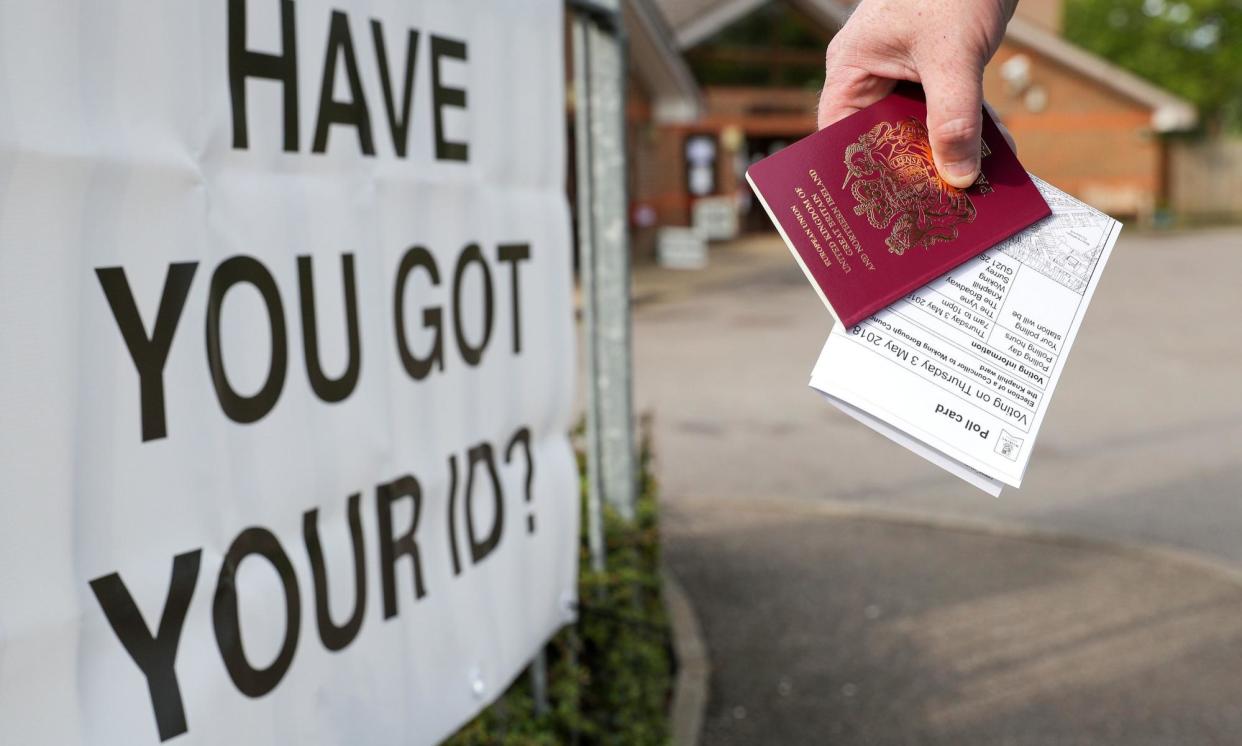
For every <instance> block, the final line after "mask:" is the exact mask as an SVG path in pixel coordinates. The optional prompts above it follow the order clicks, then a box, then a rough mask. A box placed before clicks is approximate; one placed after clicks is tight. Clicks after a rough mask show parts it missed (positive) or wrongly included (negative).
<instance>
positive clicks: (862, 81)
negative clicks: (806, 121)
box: [819, 0, 1018, 189]
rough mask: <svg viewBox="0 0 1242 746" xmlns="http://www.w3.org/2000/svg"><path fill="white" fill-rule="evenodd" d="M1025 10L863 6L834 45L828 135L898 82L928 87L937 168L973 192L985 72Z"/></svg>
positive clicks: (826, 104)
mask: <svg viewBox="0 0 1242 746" xmlns="http://www.w3.org/2000/svg"><path fill="white" fill-rule="evenodd" d="M1017 4H1018V0H862V2H860V3H859V4H858V7H857V8H856V9H855V10H854V13H853V15H851V16H850V19H849V21H848V22H846V24H845V26H844V27H843V28H842V29H841V31H840V32H838V33H837V35H836V36H835V37H834V38H833V40H832V42H831V43H830V44H829V45H828V52H827V54H826V56H825V67H826V76H825V83H824V90H823V92H822V93H821V94H820V98H819V127H820V129H823V128H824V127H827V126H828V125H830V124H832V123H834V122H836V121H838V120H840V119H843V118H845V117H847V116H849V115H850V114H853V113H854V112H856V111H858V110H859V109H862V108H864V107H867V106H870V105H871V104H874V103H875V102H876V101H879V100H880V99H882V98H884V97H885V96H887V95H888V94H889V93H892V91H893V88H895V87H896V85H897V83H898V81H903V80H908V81H912V82H915V83H922V84H923V91H924V93H925V94H926V96H927V131H928V137H929V139H930V140H931V146H932V154H933V157H934V159H935V161H936V170H937V171H938V172H939V174H940V177H941V178H942V179H944V180H945V181H946V182H948V183H949V184H951V185H953V186H955V187H957V188H959V189H965V188H966V187H968V186H970V185H971V184H973V183H974V182H975V179H976V178H978V176H979V137H980V135H981V134H982V131H983V117H982V110H983V66H984V65H985V64H987V61H988V60H989V59H991V58H992V55H993V54H995V53H996V48H997V47H998V46H1000V42H1001V39H1002V38H1003V37H1004V35H1005V25H1006V24H1007V23H1008V22H1009V19H1010V17H1011V16H1012V15H1013V11H1014V7H1015V6H1016V5H1017ZM1002 132H1004V131H1003V129H1002ZM1004 134H1005V136H1006V139H1009V141H1010V144H1012V142H1013V141H1012V138H1009V136H1008V133H1007V132H1004Z"/></svg>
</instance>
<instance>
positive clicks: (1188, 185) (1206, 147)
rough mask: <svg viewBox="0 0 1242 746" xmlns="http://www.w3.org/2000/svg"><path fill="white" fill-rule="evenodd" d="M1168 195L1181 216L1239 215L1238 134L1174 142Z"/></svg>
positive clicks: (1241, 159) (1241, 153)
mask: <svg viewBox="0 0 1242 746" xmlns="http://www.w3.org/2000/svg"><path fill="white" fill-rule="evenodd" d="M1169 198H1170V207H1171V208H1172V209H1173V212H1174V213H1176V214H1177V215H1180V216H1183V217H1189V218H1192V219H1208V220H1223V219H1228V220H1237V219H1238V218H1242V138H1238V137H1233V138H1224V137H1222V138H1214V139H1210V140H1202V141H1189V142H1177V143H1174V144H1173V146H1172V147H1171V148H1170V152H1169Z"/></svg>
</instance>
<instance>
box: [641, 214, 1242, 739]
mask: <svg viewBox="0 0 1242 746" xmlns="http://www.w3.org/2000/svg"><path fill="white" fill-rule="evenodd" d="M635 291H636V294H637V296H638V297H639V299H640V301H642V302H641V303H640V304H639V307H638V309H637V311H636V314H635V356H636V398H637V403H638V406H639V407H640V408H641V409H643V410H646V411H650V412H652V413H654V415H655V437H656V446H657V455H658V464H657V468H658V472H659V475H660V478H661V480H662V487H663V490H662V494H663V496H664V501H665V507H664V516H665V519H664V525H665V535H666V555H667V557H668V562H669V564H670V566H671V568H672V570H673V571H674V573H675V574H677V575H678V576H679V577H680V578H681V580H682V582H683V584H684V585H685V586H686V589H687V591H688V593H689V595H690V597H691V599H692V600H693V602H694V603H695V606H696V607H697V608H698V611H699V616H700V618H701V622H702V626H703V628H704V632H705V636H706V638H707V644H708V648H709V652H710V655H711V658H712V665H713V680H712V682H711V694H710V703H709V707H708V712H707V718H706V726H705V731H704V739H703V742H704V743H707V744H717V743H719V744H735V743H736V744H742V743H746V744H750V743H759V744H767V743H772V744H785V743H816V744H818V743H845V744H889V743H911V744H922V743H933V744H940V743H943V744H955V745H956V744H974V743H985V744H991V743H1015V744H1079V743H1083V744H1095V743H1102V744H1111V743H1119V744H1140V743H1142V744H1148V743H1150V744H1165V743H1190V744H1212V743H1242V708H1239V707H1238V706H1237V704H1236V696H1234V695H1235V694H1236V693H1237V692H1239V691H1242V613H1239V612H1242V591H1240V590H1239V589H1242V585H1240V584H1239V582H1238V578H1239V577H1242V387H1240V386H1239V385H1238V383H1239V380H1240V378H1242V377H1240V375H1239V368H1240V367H1242V329H1240V328H1239V326H1238V323H1239V322H1238V319H1239V318H1240V317H1242V313H1240V312H1242V230H1237V229H1215V230H1205V231H1199V232H1192V233H1181V234H1168V233H1166V234H1142V233H1139V232H1137V231H1133V230H1129V231H1128V232H1126V233H1123V237H1122V239H1121V242H1120V244H1119V246H1118V248H1117V250H1116V251H1115V252H1114V254H1113V259H1112V261H1111V263H1110V266H1109V268H1108V269H1107V271H1106V273H1105V275H1104V278H1103V280H1102V282H1101V284H1100V287H1099V290H1098V292H1097V294H1096V297H1095V300H1094V302H1093V305H1092V308H1091V309H1090V310H1089V312H1088V314H1087V318H1086V320H1085V322H1084V324H1083V326H1082V330H1081V331H1080V334H1079V337H1078V340H1077V342H1076V344H1075V347H1074V349H1073V351H1072V353H1071V357H1070V360H1069V363H1068V365H1067V367H1066V370H1065V373H1064V375H1063V376H1062V378H1061V382H1060V384H1059V388H1058V390H1057V392H1056V394H1055V399H1054V401H1053V403H1052V405H1051V409H1050V411H1049V414H1048V417H1047V419H1046V420H1045V423H1044V426H1043V429H1042V432H1041V433H1040V436H1039V438H1040V439H1039V444H1038V445H1037V446H1036V450H1035V453H1034V456H1033V458H1032V461H1031V465H1030V468H1029V469H1028V472H1027V476H1026V480H1025V482H1024V486H1023V487H1022V489H1020V490H1013V489H1008V488H1007V489H1006V490H1005V492H1004V493H1003V494H1002V495H1001V497H1000V498H999V499H993V498H991V497H988V496H986V495H984V494H983V493H981V492H978V491H976V490H974V489H973V488H971V487H969V486H967V485H965V484H964V483H962V482H960V481H958V480H957V479H955V478H953V477H951V476H949V475H948V474H946V473H944V472H942V471H940V470H939V469H938V468H936V467H934V466H932V465H930V464H928V463H926V462H924V461H923V460H922V459H920V458H918V457H917V456H914V455H912V454H910V453H908V452H906V451H905V450H904V449H902V448H900V447H899V446H896V445H894V444H892V443H890V442H889V441H887V440H885V439H883V438H881V437H880V436H878V435H876V434H874V433H872V432H871V431H869V430H867V429H866V428H863V427H862V426H860V425H857V424H856V423H854V422H853V421H852V420H849V419H848V418H846V417H845V416H844V415H841V414H838V413H837V412H836V411H835V410H834V409H832V408H831V407H829V406H827V405H826V404H824V403H823V402H822V401H820V400H819V398H818V396H817V395H816V394H815V393H813V392H812V391H810V390H809V389H808V388H807V386H806V381H807V378H808V375H809V372H810V368H811V365H812V364H813V362H814V359H815V357H816V355H817V353H818V351H819V347H820V345H821V344H822V342H823V340H824V337H825V336H826V335H827V333H828V329H829V324H830V323H831V322H830V317H829V316H828V313H827V311H826V310H825V309H824V308H823V307H822V306H821V305H820V303H819V301H818V299H817V298H816V296H815V294H814V293H813V292H812V291H811V289H810V288H809V287H807V286H806V284H805V280H804V279H803V277H802V275H801V273H800V272H799V271H798V269H797V268H796V266H795V265H794V263H793V260H792V259H791V258H789V257H788V255H787V253H786V250H785V248H784V247H783V245H781V244H780V242H779V239H775V238H771V239H763V240H757V241H755V240H752V241H747V242H740V243H738V244H735V245H732V246H729V247H725V248H723V249H720V250H714V253H713V265H712V267H711V269H709V270H707V271H704V272H702V273H693V274H677V273H671V272H667V271H660V270H656V269H654V268H651V269H645V270H641V271H640V272H639V273H638V274H637V276H636V279H635ZM1067 537H1068V538H1067ZM1117 543H1119V544H1121V545H1123V546H1121V547H1118V546H1115V545H1114V544H1117ZM1133 547H1137V549H1135V548H1133ZM1148 548H1155V551H1152V550H1150V549H1148ZM1165 549H1171V550H1173V552H1172V553H1171V554H1170V553H1169V552H1165V551H1164V550H1165ZM1173 555H1176V556H1173ZM1187 557H1189V560H1187V559H1186V558H1187ZM1195 558H1206V559H1207V561H1206V562H1204V563H1197V562H1196V561H1195ZM1235 570H1237V572H1236V573H1235Z"/></svg>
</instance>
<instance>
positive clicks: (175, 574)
mask: <svg viewBox="0 0 1242 746" xmlns="http://www.w3.org/2000/svg"><path fill="white" fill-rule="evenodd" d="M562 22H563V21H562V9H561V0H521V2H514V1H513V0H473V1H472V2H460V1H459V0H440V1H439V2H408V0H356V1H353V2H349V1H346V0H336V2H332V3H329V2H325V1H322V0H297V2H293V1H292V0H125V1H124V2H121V1H120V0H91V1H90V2H70V0H41V1H39V2H23V3H16V2H14V3H3V4H0V417H2V418H3V422H4V424H3V428H0V480H2V481H0V485H2V487H3V493H2V495H0V506H2V507H0V743H3V744H15V745H16V744H22V745H23V746H29V745H31V744H56V745H57V746H64V745H65V744H124V745H125V746H135V745H140V744H159V743H160V742H162V741H171V742H175V743H184V744H230V745H239V744H240V745H244V744H275V743H281V744H286V743H290V744H292V743H296V744H368V745H372V744H398V743H400V744H417V743H429V742H434V741H436V740H439V739H441V738H443V737H445V736H447V735H448V734H450V733H451V732H452V731H453V730H454V729H455V728H456V727H458V726H459V725H461V724H462V723H463V722H465V721H466V720H467V719H468V718H469V717H471V716H472V715H473V714H475V713H476V712H477V711H478V710H480V709H481V708H482V707H483V706H485V705H486V704H487V703H488V702H490V701H491V700H492V699H494V698H495V697H496V696H497V695H498V694H499V693H500V692H501V691H502V690H503V689H504V687H505V686H506V685H507V684H508V683H509V682H510V681H511V680H512V679H513V678H514V676H516V675H517V674H518V673H519V672H520V671H521V669H522V667H523V666H524V664H525V663H526V662H527V661H528V659H529V658H530V656H531V655H532V654H533V653H534V652H535V651H536V650H537V648H538V647H539V645H540V643H541V642H542V641H544V640H545V639H546V638H547V637H548V636H549V635H550V634H551V633H552V632H553V631H555V630H556V629H557V628H558V627H559V626H560V625H562V624H564V623H565V622H567V621H569V620H570V619H571V618H572V613H573V612H572V609H573V601H574V593H575V578H576V555H577V527H578V508H577V478H576V470H575V467H574V461H573V454H572V452H571V449H570V446H569V443H568V441H567V439H566V431H567V429H568V425H569V418H570V410H571V406H572V397H573V391H572V382H573V375H574V365H573V353H574V350H573V328H572V307H571V295H570V276H569V271H570V258H569V234H568V210H567V206H566V203H565V198H564V184H563V180H564V165H565V163H564V151H565V143H564V133H565V119H564V117H565V106H564V75H565V73H564V61H563V44H562V35H563V26H562Z"/></svg>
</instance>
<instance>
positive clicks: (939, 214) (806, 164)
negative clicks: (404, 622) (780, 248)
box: [746, 89, 1051, 326]
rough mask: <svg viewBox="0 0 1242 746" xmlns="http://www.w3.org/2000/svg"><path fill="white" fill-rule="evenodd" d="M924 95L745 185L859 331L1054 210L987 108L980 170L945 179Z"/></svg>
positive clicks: (802, 147) (849, 124)
mask: <svg viewBox="0 0 1242 746" xmlns="http://www.w3.org/2000/svg"><path fill="white" fill-rule="evenodd" d="M926 121H927V106H926V104H925V103H924V101H923V95H922V91H921V90H918V89H899V90H898V91H897V92H895V93H892V94H890V95H889V96H887V97H885V98H884V99H882V100H880V101H879V102H877V103H875V104H873V105H871V106H869V107H867V108H866V109H863V110H861V111H859V112H856V113H854V114H851V115H850V116H848V117H846V118H845V119H842V120H841V121H840V122H837V123H836V124H833V125H831V126H829V127H826V128H824V129H822V130H820V131H819V132H816V133H815V134H813V135H810V136H808V137H804V138H803V139H801V140H799V141H798V142H796V143H794V144H793V145H790V146H789V147H787V148H785V149H784V150H782V151H780V152H779V153H776V154H775V155H772V156H769V157H767V158H765V159H763V160H761V161H759V162H758V163H755V164H754V165H752V166H751V167H750V169H748V170H747V172H746V179H747V181H749V182H750V185H751V187H752V188H753V189H754V190H755V193H756V194H757V195H758V196H759V201H760V202H761V203H763V207H764V209H765V210H767V212H768V217H770V218H771V219H772V222H773V223H774V224H775V225H776V227H777V230H778V231H779V232H780V234H781V237H782V238H784V239H785V243H786V244H788V245H789V249H790V251H792V252H793V255H794V257H795V258H796V259H797V260H798V263H799V264H800V265H802V270H803V271H804V272H805V273H806V276H807V278H808V279H809V280H810V281H811V284H812V285H813V286H814V287H815V288H816V290H818V291H819V295H820V298H821V299H822V300H823V301H824V304H825V305H827V306H828V310H829V311H831V312H832V313H833V315H834V316H836V317H837V319H839V320H840V321H841V323H842V324H844V325H846V326H852V325H854V324H857V323H858V322H860V321H862V320H863V319H866V318H867V317H869V316H871V315H872V314H874V313H875V312H876V311H879V310H880V309H881V308H884V307H885V306H888V305H890V304H892V303H893V302H895V301H896V300H898V299H899V298H902V297H904V296H906V295H908V294H909V293H911V292H912V291H914V290H916V289H918V288H920V287H922V286H923V285H926V284H927V283H929V282H931V281H932V280H934V279H936V278H937V277H939V276H941V275H943V274H945V273H946V272H948V271H949V270H951V269H953V268H954V267H956V266H957V265H959V264H961V263H962V262H964V261H966V260H967V259H970V258H972V257H974V256H976V255H978V254H980V253H981V252H983V251H985V250H986V249H988V248H991V247H992V246H994V245H996V244H997V243H1000V242H1001V241H1003V240H1004V239H1006V238H1008V237H1009V236H1012V235H1013V234H1015V233H1017V232H1018V231H1021V230H1022V229H1024V228H1026V227H1028V226H1030V225H1031V224H1032V223H1035V222H1036V221H1038V220H1040V219H1042V218H1044V217H1047V216H1048V215H1049V214H1050V213H1051V211H1050V210H1049V208H1048V204H1047V203H1046V202H1044V199H1043V197H1041V196H1040V194H1039V190H1038V189H1036V188H1035V185H1034V184H1033V183H1031V178H1030V177H1029V176H1028V175H1027V173H1026V170H1025V169H1023V168H1022V164H1020V163H1019V162H1018V159H1017V157H1016V156H1015V155H1014V153H1013V151H1012V150H1011V149H1010V148H1009V143H1007V142H1006V141H1005V138H1004V137H1003V136H1002V135H1001V134H1000V130H999V129H997V126H996V123H995V122H993V121H992V118H991V117H990V116H989V115H988V113H987V111H986V110H985V111H984V113H983V145H982V152H983V159H982V161H981V163H982V175H981V176H980V177H979V180H978V181H976V182H975V183H974V185H973V186H971V187H970V188H968V189H964V190H960V189H956V188H954V187H952V186H949V185H948V184H947V183H945V182H944V181H943V180H941V179H940V177H939V175H938V174H937V173H936V167H935V165H934V163H933V161H932V153H931V145H930V143H929V142H928V139H927V125H926Z"/></svg>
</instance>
